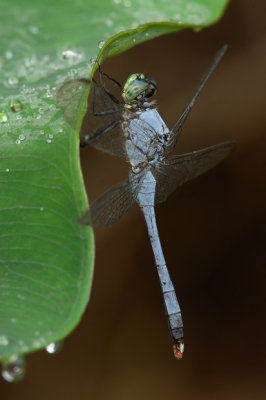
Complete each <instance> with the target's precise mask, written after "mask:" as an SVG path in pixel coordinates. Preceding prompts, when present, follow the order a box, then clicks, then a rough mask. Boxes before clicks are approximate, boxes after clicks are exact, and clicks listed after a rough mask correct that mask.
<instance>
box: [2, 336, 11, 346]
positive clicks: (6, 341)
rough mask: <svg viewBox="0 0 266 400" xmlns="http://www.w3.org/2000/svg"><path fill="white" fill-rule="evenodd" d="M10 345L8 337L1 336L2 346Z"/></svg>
mask: <svg viewBox="0 0 266 400" xmlns="http://www.w3.org/2000/svg"><path fill="white" fill-rule="evenodd" d="M8 344H9V340H8V337H7V336H5V335H0V346H7V345H8Z"/></svg>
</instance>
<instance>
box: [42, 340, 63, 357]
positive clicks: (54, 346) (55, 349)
mask: <svg viewBox="0 0 266 400" xmlns="http://www.w3.org/2000/svg"><path fill="white" fill-rule="evenodd" d="M62 347H63V344H62V342H52V343H50V344H48V346H46V348H45V349H46V351H47V353H49V354H55V353H59V351H60V350H62Z"/></svg>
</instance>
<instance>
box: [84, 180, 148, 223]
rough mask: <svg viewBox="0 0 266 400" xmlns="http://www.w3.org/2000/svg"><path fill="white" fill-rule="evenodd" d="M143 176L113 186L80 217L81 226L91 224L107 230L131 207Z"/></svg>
mask: <svg viewBox="0 0 266 400" xmlns="http://www.w3.org/2000/svg"><path fill="white" fill-rule="evenodd" d="M142 175H143V174H139V175H136V176H135V177H133V179H130V180H126V181H124V182H121V183H120V184H118V185H116V186H114V187H113V188H111V189H110V190H108V191H107V192H105V193H104V194H103V195H102V196H101V197H99V198H98V199H97V200H95V201H94V202H93V203H92V205H91V208H90V210H88V211H86V212H85V214H83V215H82V216H81V218H80V219H79V222H80V224H81V225H90V224H92V225H93V226H94V227H96V228H107V227H109V226H111V225H113V224H114V223H115V222H116V221H117V220H118V219H119V218H121V217H122V216H123V215H124V214H125V213H126V212H127V211H128V210H129V209H130V208H131V207H132V205H133V203H134V202H135V200H136V196H137V193H138V190H139V186H140V183H141V178H142Z"/></svg>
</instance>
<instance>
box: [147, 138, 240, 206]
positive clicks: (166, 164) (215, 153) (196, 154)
mask: <svg viewBox="0 0 266 400" xmlns="http://www.w3.org/2000/svg"><path fill="white" fill-rule="evenodd" d="M234 147H235V142H233V141H230V142H224V143H220V144H217V145H215V146H211V147H207V148H206V149H202V150H198V151H193V152H192V153H187V154H181V155H178V156H172V157H166V158H164V159H163V162H160V163H159V164H158V165H157V166H156V168H155V171H154V172H153V173H154V175H155V179H156V196H155V202H156V203H157V204H158V203H162V202H163V201H165V200H166V199H167V197H168V196H169V195H170V194H171V193H172V192H173V191H174V190H175V189H176V188H177V187H178V186H181V185H183V183H185V182H188V181H189V180H191V179H194V178H196V177H197V176H199V175H201V174H203V173H204V172H206V171H208V170H209V169H211V168H213V167H215V166H216V165H217V164H219V163H220V162H221V161H222V160H223V159H225V158H226V157H227V156H228V155H229V154H230V153H231V152H232V150H233V149H234Z"/></svg>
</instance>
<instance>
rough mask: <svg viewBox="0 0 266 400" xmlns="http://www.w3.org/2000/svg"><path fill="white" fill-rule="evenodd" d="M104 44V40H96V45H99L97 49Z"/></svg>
mask: <svg viewBox="0 0 266 400" xmlns="http://www.w3.org/2000/svg"><path fill="white" fill-rule="evenodd" d="M104 45H105V41H104V40H100V41H99V42H98V47H99V49H101V48H102V47H103V46H104Z"/></svg>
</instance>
